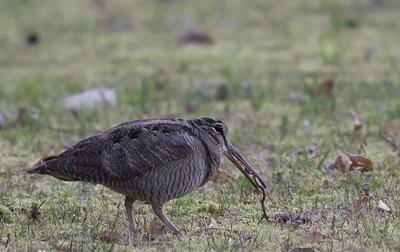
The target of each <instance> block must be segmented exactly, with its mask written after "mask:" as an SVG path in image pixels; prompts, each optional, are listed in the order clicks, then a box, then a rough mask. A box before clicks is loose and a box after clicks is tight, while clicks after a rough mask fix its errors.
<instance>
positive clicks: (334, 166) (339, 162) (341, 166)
mask: <svg viewBox="0 0 400 252" xmlns="http://www.w3.org/2000/svg"><path fill="white" fill-rule="evenodd" d="M325 168H326V169H329V170H338V171H342V172H343V171H345V170H346V164H345V163H344V161H343V158H342V156H338V157H337V158H336V160H335V162H331V163H328V164H325Z"/></svg>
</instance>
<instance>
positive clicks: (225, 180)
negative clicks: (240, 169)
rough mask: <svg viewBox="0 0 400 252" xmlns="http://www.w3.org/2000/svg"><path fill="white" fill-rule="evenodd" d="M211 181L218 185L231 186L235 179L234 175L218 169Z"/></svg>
mask: <svg viewBox="0 0 400 252" xmlns="http://www.w3.org/2000/svg"><path fill="white" fill-rule="evenodd" d="M211 181H212V182H213V183H216V184H231V183H233V181H234V179H233V177H232V175H230V174H229V173H227V172H226V171H224V170H222V169H221V168H218V169H217V171H216V172H215V174H214V176H213V177H212V179H211Z"/></svg>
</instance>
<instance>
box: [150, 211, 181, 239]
mask: <svg viewBox="0 0 400 252" xmlns="http://www.w3.org/2000/svg"><path fill="white" fill-rule="evenodd" d="M151 207H152V208H153V211H154V213H155V215H157V217H158V218H160V220H161V221H162V222H164V223H165V225H167V227H168V228H169V229H170V230H171V231H172V232H173V233H174V235H180V234H181V232H180V231H179V229H178V228H177V227H176V226H175V224H174V223H172V222H171V221H170V220H169V219H168V217H167V216H165V214H164V211H163V209H162V206H159V205H155V204H153V205H151Z"/></svg>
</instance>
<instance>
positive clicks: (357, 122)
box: [350, 109, 363, 133]
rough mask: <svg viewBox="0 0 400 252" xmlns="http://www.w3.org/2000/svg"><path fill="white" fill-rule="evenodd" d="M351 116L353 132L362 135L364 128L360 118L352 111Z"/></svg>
mask: <svg viewBox="0 0 400 252" xmlns="http://www.w3.org/2000/svg"><path fill="white" fill-rule="evenodd" d="M350 114H351V116H352V117H353V131H354V132H355V133H360V132H361V130H362V128H363V124H362V121H361V118H360V116H359V115H358V114H357V113H356V112H355V111H354V110H352V109H351V110H350Z"/></svg>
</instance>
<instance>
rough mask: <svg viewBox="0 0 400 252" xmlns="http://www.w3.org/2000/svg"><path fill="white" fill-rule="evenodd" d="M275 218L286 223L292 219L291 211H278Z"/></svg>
mask: <svg viewBox="0 0 400 252" xmlns="http://www.w3.org/2000/svg"><path fill="white" fill-rule="evenodd" d="M274 219H275V220H276V221H277V222H279V223H286V222H288V221H290V214H289V213H277V214H275V216H274Z"/></svg>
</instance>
